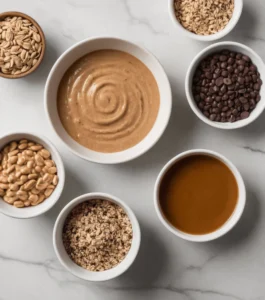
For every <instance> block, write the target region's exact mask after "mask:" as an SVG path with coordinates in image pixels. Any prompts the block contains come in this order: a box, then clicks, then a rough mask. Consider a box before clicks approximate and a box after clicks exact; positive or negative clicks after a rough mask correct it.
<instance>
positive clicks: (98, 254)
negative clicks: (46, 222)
mask: <svg viewBox="0 0 265 300" xmlns="http://www.w3.org/2000/svg"><path fill="white" fill-rule="evenodd" d="M132 237H133V231H132V225H131V222H130V219H129V217H128V216H127V214H126V213H125V211H124V210H123V209H122V208H121V207H120V206H118V205H116V204H114V203H112V202H110V201H107V200H100V199H95V200H89V201H86V202H83V203H80V204H79V205H77V206H76V207H75V208H74V209H73V210H72V211H71V212H70V214H69V215H68V217H67V218H66V221H65V224H64V227H63V233H62V238H63V244H64V247H65V249H66V252H67V253H68V255H69V257H70V258H71V259H72V260H73V261H74V262H75V263H76V264H77V265H79V266H81V267H82V268H84V269H87V270H89V271H105V270H108V269H111V268H113V267H115V266H116V265H118V264H119V263H120V262H121V261H122V260H123V259H124V258H125V256H126V255H127V253H128V252H129V250H130V248H131V243H132Z"/></svg>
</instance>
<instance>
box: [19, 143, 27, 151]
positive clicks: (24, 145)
mask: <svg viewBox="0 0 265 300" xmlns="http://www.w3.org/2000/svg"><path fill="white" fill-rule="evenodd" d="M26 148H28V144H27V143H23V144H20V145H19V146H18V149H20V150H24V149H26Z"/></svg>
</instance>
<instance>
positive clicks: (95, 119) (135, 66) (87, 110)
mask: <svg viewBox="0 0 265 300" xmlns="http://www.w3.org/2000/svg"><path fill="white" fill-rule="evenodd" d="M159 105H160V96H159V90H158V86H157V83H156V80H155V78H154V76H153V75H152V73H151V72H150V70H149V69H148V68H147V67H146V66H145V65H144V64H143V63H142V62H141V61H140V60H138V59H137V58H136V57H134V56H132V55H130V54H127V53H125V52H122V51H118V50H99V51H95V52H92V53H89V54H87V55H85V56H84V57H82V58H80V59H79V60H78V61H76V62H75V63H74V64H73V65H72V66H71V67H70V68H69V69H68V70H67V71H66V73H65V74H64V76H63V78H62V80H61V82H60V85H59V89H58V103H57V106H58V113H59V116H60V119H61V122H62V124H63V126H64V128H65V130H66V131H67V132H68V134H69V135H70V136H71V137H72V138H73V139H74V140H76V141H77V142H78V143H80V144H81V145H83V146H85V147H87V148H89V149H91V150H94V151H98V152H106V153H107V152H108V153H110V152H118V151H123V150H125V149H128V148H131V147H133V146H134V145H136V144H138V143H139V142H140V141H141V140H143V139H144V137H145V136H146V135H147V134H148V133H149V132H150V130H151V129H152V127H153V125H154V123H155V120H156V117H157V114H158V110H159Z"/></svg>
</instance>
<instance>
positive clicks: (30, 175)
mask: <svg viewBox="0 0 265 300" xmlns="http://www.w3.org/2000/svg"><path fill="white" fill-rule="evenodd" d="M37 178H38V175H37V174H29V176H28V179H37Z"/></svg>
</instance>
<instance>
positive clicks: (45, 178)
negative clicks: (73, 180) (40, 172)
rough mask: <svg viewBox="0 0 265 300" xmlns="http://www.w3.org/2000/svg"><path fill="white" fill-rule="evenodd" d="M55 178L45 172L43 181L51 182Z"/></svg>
mask: <svg viewBox="0 0 265 300" xmlns="http://www.w3.org/2000/svg"><path fill="white" fill-rule="evenodd" d="M52 180H53V176H52V175H51V174H48V173H45V174H44V176H43V181H44V182H49V183H50V182H51V181H52Z"/></svg>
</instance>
